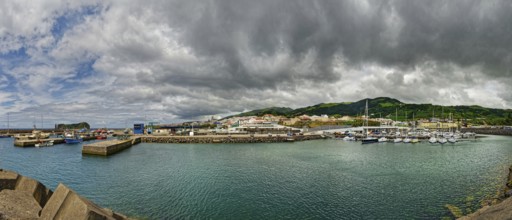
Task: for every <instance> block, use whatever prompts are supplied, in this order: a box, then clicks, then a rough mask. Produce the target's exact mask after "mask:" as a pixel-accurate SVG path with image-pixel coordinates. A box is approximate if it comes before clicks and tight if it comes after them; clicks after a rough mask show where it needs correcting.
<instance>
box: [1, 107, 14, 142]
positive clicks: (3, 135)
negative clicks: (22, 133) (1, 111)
mask: <svg viewBox="0 0 512 220" xmlns="http://www.w3.org/2000/svg"><path fill="white" fill-rule="evenodd" d="M10 137H11V135H9V113H7V133H6V134H0V138H10Z"/></svg>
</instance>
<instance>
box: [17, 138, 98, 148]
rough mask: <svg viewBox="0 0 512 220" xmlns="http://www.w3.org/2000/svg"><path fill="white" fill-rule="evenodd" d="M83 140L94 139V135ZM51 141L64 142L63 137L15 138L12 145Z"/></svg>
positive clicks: (22, 145)
mask: <svg viewBox="0 0 512 220" xmlns="http://www.w3.org/2000/svg"><path fill="white" fill-rule="evenodd" d="M82 139H83V140H84V141H90V140H95V139H96V138H95V137H84V138H82ZM45 141H53V144H54V145H56V144H64V143H66V142H64V138H45V139H39V140H38V139H16V140H14V146H16V147H35V146H36V144H37V143H41V142H45Z"/></svg>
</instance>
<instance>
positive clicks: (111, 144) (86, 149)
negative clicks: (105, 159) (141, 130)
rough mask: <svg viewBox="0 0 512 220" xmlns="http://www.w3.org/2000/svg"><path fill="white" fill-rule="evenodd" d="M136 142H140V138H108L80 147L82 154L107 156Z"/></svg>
mask: <svg viewBox="0 0 512 220" xmlns="http://www.w3.org/2000/svg"><path fill="white" fill-rule="evenodd" d="M137 139H139V140H137ZM137 142H138V143H140V138H131V139H127V140H109V141H101V142H96V143H91V144H84V145H83V147H82V154H93V155H101V156H109V155H112V154H115V153H117V152H119V151H122V150H124V149H127V148H129V147H131V146H132V145H134V144H137Z"/></svg>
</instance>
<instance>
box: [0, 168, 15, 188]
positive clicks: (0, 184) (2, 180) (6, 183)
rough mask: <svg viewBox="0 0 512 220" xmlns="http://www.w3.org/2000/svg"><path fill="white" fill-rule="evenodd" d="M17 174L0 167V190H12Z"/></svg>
mask: <svg viewBox="0 0 512 220" xmlns="http://www.w3.org/2000/svg"><path fill="white" fill-rule="evenodd" d="M18 177H19V175H18V174H17V173H15V172H12V171H8V170H2V169H0V191H2V190H4V189H11V190H13V189H14V188H15V187H16V182H17V181H18Z"/></svg>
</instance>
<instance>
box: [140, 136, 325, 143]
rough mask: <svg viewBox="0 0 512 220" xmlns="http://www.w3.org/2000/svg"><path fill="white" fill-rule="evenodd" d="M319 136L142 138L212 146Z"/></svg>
mask: <svg viewBox="0 0 512 220" xmlns="http://www.w3.org/2000/svg"><path fill="white" fill-rule="evenodd" d="M323 138H324V137H323V136H321V135H301V136H292V137H289V136H276V135H273V136H270V137H269V136H255V137H251V136H224V135H223V136H220V135H219V136H214V135H212V136H142V137H141V142H144V143H173V144H187V143H188V144H194V143H195V144H214V143H278V142H294V141H306V140H316V139H323Z"/></svg>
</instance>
